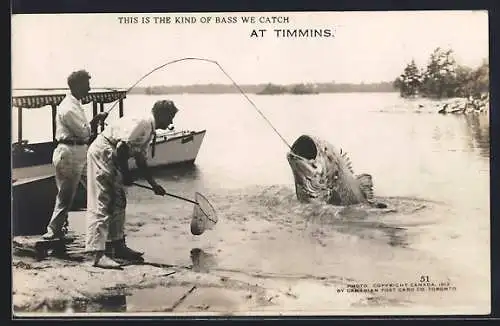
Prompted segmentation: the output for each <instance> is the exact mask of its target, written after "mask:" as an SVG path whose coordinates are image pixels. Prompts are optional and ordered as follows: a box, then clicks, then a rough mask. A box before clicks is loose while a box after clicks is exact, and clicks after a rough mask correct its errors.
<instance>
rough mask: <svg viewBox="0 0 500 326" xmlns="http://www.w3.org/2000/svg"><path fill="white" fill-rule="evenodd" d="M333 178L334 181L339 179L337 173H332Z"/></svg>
mask: <svg viewBox="0 0 500 326" xmlns="http://www.w3.org/2000/svg"><path fill="white" fill-rule="evenodd" d="M333 178H334V179H335V180H337V179H338V178H339V171H335V173H333Z"/></svg>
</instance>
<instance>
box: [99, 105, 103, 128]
mask: <svg viewBox="0 0 500 326" xmlns="http://www.w3.org/2000/svg"><path fill="white" fill-rule="evenodd" d="M99 104H100V111H101V112H104V103H103V102H101V103H99ZM100 125H101V132H102V131H103V130H104V121H103V120H101V123H100Z"/></svg>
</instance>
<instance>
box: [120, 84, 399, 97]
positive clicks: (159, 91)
mask: <svg viewBox="0 0 500 326" xmlns="http://www.w3.org/2000/svg"><path fill="white" fill-rule="evenodd" d="M239 88H240V89H241V90H242V91H243V92H245V93H249V94H260V95H279V94H290V95H301V94H320V93H393V92H397V89H395V88H394V86H393V83H392V82H380V83H369V84H348V83H339V84H337V83H307V84H286V85H280V84H271V83H266V84H246V85H239ZM269 90H271V91H269ZM298 90H300V91H298ZM239 92H240V91H239V89H238V88H237V87H236V86H234V85H231V84H195V85H175V86H160V85H159V86H147V87H135V88H133V89H132V90H130V92H129V93H130V94H146V95H167V94H236V93H239Z"/></svg>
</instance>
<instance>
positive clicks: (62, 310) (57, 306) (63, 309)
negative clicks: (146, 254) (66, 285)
mask: <svg viewBox="0 0 500 326" xmlns="http://www.w3.org/2000/svg"><path fill="white" fill-rule="evenodd" d="M35 311H38V312H44V313H54V314H58V315H60V314H73V313H95V312H101V313H102V312H112V313H114V312H126V311H127V297H126V295H125V294H113V295H102V296H100V297H97V298H93V299H79V300H74V301H69V302H68V301H64V300H54V301H50V302H47V303H44V304H43V305H41V306H40V307H39V308H38V309H35ZM16 312H21V313H22V312H25V311H23V310H16ZM30 312H33V311H30Z"/></svg>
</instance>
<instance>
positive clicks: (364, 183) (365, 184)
mask: <svg viewBox="0 0 500 326" xmlns="http://www.w3.org/2000/svg"><path fill="white" fill-rule="evenodd" d="M356 179H357V180H358V182H359V189H361V192H363V194H364V195H365V198H366V199H367V200H368V201H369V202H371V201H373V181H372V176H371V175H370V174H367V173H363V174H360V175H358V176H356Z"/></svg>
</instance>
